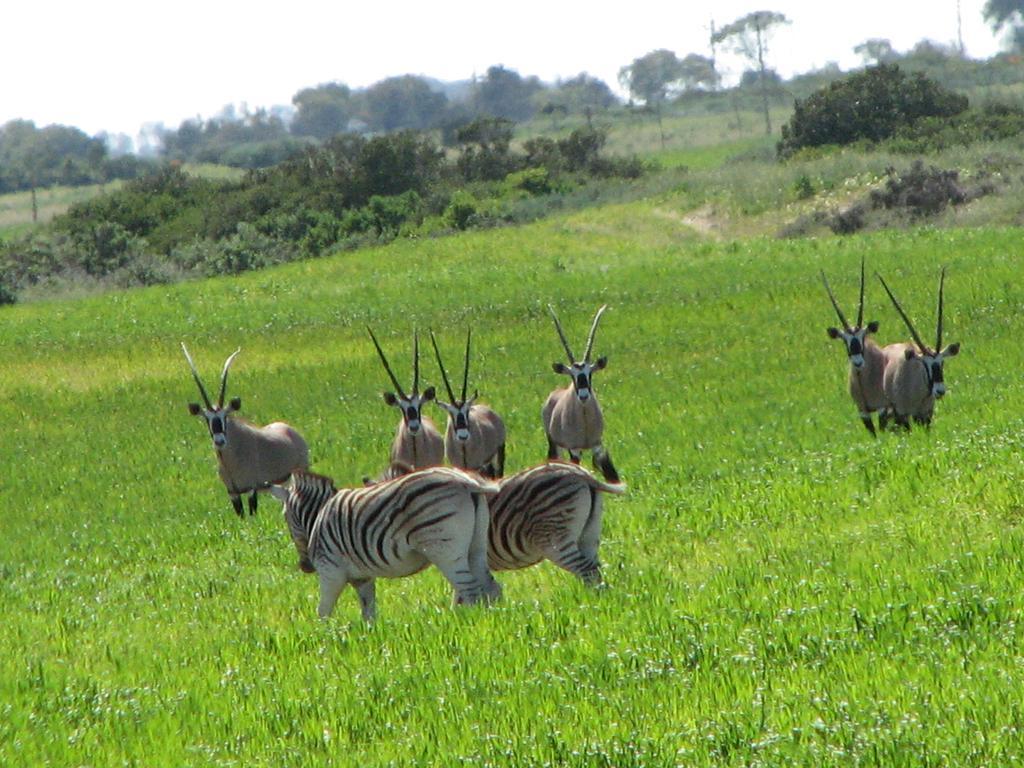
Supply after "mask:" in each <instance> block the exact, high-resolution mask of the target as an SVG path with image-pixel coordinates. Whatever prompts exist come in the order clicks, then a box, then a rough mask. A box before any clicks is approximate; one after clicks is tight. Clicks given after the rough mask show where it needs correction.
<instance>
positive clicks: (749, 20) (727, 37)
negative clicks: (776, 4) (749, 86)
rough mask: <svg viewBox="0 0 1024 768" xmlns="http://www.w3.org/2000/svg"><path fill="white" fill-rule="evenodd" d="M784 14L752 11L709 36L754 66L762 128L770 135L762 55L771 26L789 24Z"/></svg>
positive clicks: (766, 86) (766, 50)
mask: <svg viewBox="0 0 1024 768" xmlns="http://www.w3.org/2000/svg"><path fill="white" fill-rule="evenodd" d="M789 23H790V21H789V19H788V18H786V16H785V14H782V13H778V12H777V11H754V12H753V13H748V14H747V15H746V16H743V17H742V18H739V19H736V21H734V22H732V23H731V24H726V25H725V26H724V27H722V28H721V29H719V30H718V31H717V32H715V33H714V35H712V40H713V41H714V42H716V43H721V42H728V44H729V45H730V46H732V48H733V50H734V51H736V52H737V53H739V54H741V55H742V56H743V57H744V58H746V59H747V60H748V61H750V62H751V63H753V64H755V65H756V66H757V72H758V75H759V77H758V79H759V80H760V83H761V101H762V104H763V107H764V129H765V133H766V134H769V135H770V134H771V132H772V121H771V116H770V115H769V113H768V78H767V77H766V74H767V66H766V65H765V56H766V54H767V53H768V38H769V35H770V32H771V30H772V28H773V27H777V26H779V25H780V24H789Z"/></svg>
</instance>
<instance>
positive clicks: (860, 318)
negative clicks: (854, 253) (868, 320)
mask: <svg viewBox="0 0 1024 768" xmlns="http://www.w3.org/2000/svg"><path fill="white" fill-rule="evenodd" d="M857 327H858V328H863V327H864V257H863V256H861V257H860V302H859V303H858V304H857Z"/></svg>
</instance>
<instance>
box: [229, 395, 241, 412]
mask: <svg viewBox="0 0 1024 768" xmlns="http://www.w3.org/2000/svg"><path fill="white" fill-rule="evenodd" d="M228 407H229V408H230V409H231V410H232V411H240V410H242V398H240V397H232V398H231V401H230V402H229V403H228Z"/></svg>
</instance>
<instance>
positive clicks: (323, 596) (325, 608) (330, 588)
mask: <svg viewBox="0 0 1024 768" xmlns="http://www.w3.org/2000/svg"><path fill="white" fill-rule="evenodd" d="M347 583H348V579H347V578H345V574H344V572H342V571H333V572H331V573H325V572H324V571H320V605H319V606H318V607H317V609H316V612H317V614H318V615H319V616H320V618H321V619H326V618H327V617H328V616H330V615H331V613H332V612H333V611H334V604H335V603H336V602H338V595H340V594H341V590H343V589H344V588H345V585H346V584H347Z"/></svg>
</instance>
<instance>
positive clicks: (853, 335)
mask: <svg viewBox="0 0 1024 768" xmlns="http://www.w3.org/2000/svg"><path fill="white" fill-rule="evenodd" d="M877 331H878V323H877V322H875V321H872V322H870V323H868V324H867V326H866V327H864V328H851V329H849V330H846V329H842V328H829V329H828V335H829V338H832V339H842V341H843V344H844V345H845V347H846V356H847V357H848V358H849V359H850V365H852V366H853V367H854V368H857V369H858V370H859V369H861V368H863V367H864V347H865V345H866V344H867V340H868V334H871V333H877Z"/></svg>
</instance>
